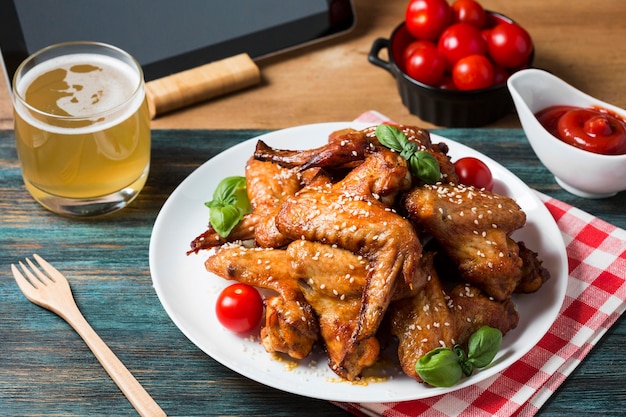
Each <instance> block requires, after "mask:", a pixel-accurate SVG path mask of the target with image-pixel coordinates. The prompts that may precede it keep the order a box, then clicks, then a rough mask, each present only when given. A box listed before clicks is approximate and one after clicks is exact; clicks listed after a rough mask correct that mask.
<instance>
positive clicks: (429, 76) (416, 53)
mask: <svg viewBox="0 0 626 417" xmlns="http://www.w3.org/2000/svg"><path fill="white" fill-rule="evenodd" d="M408 48H411V54H410V55H409V57H408V59H407V61H406V62H405V63H404V66H405V69H406V73H407V74H408V75H409V76H410V77H411V78H413V79H414V80H417V81H419V82H422V83H424V84H428V85H433V86H434V85H437V84H438V83H439V81H441V79H442V77H443V73H444V71H445V69H446V62H445V60H444V59H443V57H442V56H441V55H440V54H439V50H438V49H437V47H436V46H435V44H434V43H432V42H429V41H416V42H413V43H412V44H411V45H409V47H408Z"/></svg>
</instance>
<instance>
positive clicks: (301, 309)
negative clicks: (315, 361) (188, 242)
mask: <svg viewBox="0 0 626 417" xmlns="http://www.w3.org/2000/svg"><path fill="white" fill-rule="evenodd" d="M205 267H206V269H207V271H209V272H213V273H214V274H216V275H218V276H220V277H222V278H224V279H228V280H235V281H238V282H242V283H245V284H249V285H253V286H255V287H259V288H266V289H270V290H274V291H276V292H277V293H278V294H279V295H277V296H271V297H268V299H267V300H266V303H265V304H266V305H265V307H266V308H265V325H264V326H263V327H262V328H261V343H262V344H263V347H264V348H265V350H266V351H268V352H283V353H286V354H288V355H289V356H291V357H292V358H295V359H302V358H304V357H306V356H308V355H309V353H310V352H311V350H312V349H313V345H314V344H315V342H316V341H317V339H318V336H319V326H318V322H317V318H316V317H315V313H314V311H313V308H312V307H311V306H310V305H309V304H308V303H307V302H306V300H305V298H304V296H303V295H302V292H301V291H300V288H299V287H298V280H297V279H296V278H294V276H293V274H292V268H291V263H290V261H289V259H288V257H287V255H286V252H285V250H280V249H263V248H246V247H243V246H240V245H234V244H233V245H227V246H223V247H221V248H220V249H219V250H217V251H216V252H215V253H214V254H212V255H211V256H209V257H208V258H207V260H206V261H205Z"/></svg>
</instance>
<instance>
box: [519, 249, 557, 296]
mask: <svg viewBox="0 0 626 417" xmlns="http://www.w3.org/2000/svg"><path fill="white" fill-rule="evenodd" d="M517 245H518V246H519V256H520V258H522V278H521V279H520V282H519V283H518V284H517V287H516V288H515V292H516V293H522V294H528V293H532V292H535V291H537V290H539V288H541V286H542V285H543V284H544V283H545V282H546V281H547V280H549V279H550V271H548V270H547V269H546V268H545V267H544V266H543V262H542V261H541V259H539V256H538V254H537V252H535V251H533V250H531V249H529V248H528V247H526V244H525V243H524V242H518V243H517Z"/></svg>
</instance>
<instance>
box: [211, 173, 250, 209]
mask: <svg viewBox="0 0 626 417" xmlns="http://www.w3.org/2000/svg"><path fill="white" fill-rule="evenodd" d="M228 204H233V205H236V206H237V207H240V208H241V209H242V210H244V211H250V201H249V200H248V192H247V190H246V178H245V177H240V176H234V177H226V178H224V179H223V180H222V181H220V183H219V184H218V185H217V188H216V189H215V191H214V192H213V200H211V201H209V202H208V203H206V205H207V206H208V207H211V205H228Z"/></svg>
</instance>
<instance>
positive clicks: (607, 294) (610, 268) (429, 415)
mask: <svg viewBox="0 0 626 417" xmlns="http://www.w3.org/2000/svg"><path fill="white" fill-rule="evenodd" d="M375 116H378V119H375ZM357 120H359V121H366V122H373V123H376V122H378V123H380V122H381V121H386V120H387V119H386V118H385V117H384V116H382V115H378V114H376V113H372V112H368V113H366V114H365V115H363V116H362V117H359V119H357ZM376 120H377V121H376ZM538 194H539V197H540V198H541V199H542V201H543V202H544V203H545V205H546V207H547V208H548V210H549V211H550V213H551V214H552V216H553V217H554V219H555V221H556V223H557V225H558V227H559V229H560V230H561V235H562V236H563V240H564V242H565V245H566V250H567V258H568V262H569V280H568V284H567V292H566V295H565V301H564V302H563V306H562V308H561V312H560V314H559V316H558V318H557V319H556V321H555V323H554V324H553V325H552V327H551V328H550V330H549V331H548V333H547V334H546V335H545V336H544V337H543V338H542V339H541V340H540V341H539V343H538V344H537V346H535V347H534V348H533V349H531V350H530V352H528V353H527V354H526V355H525V356H523V357H522V358H521V359H520V360H518V361H517V362H515V363H514V364H513V365H511V366H510V367H509V368H508V369H506V370H504V371H502V372H501V373H499V374H497V375H494V376H493V377H491V378H489V379H487V380H485V381H482V382H480V383H477V384H475V385H472V386H469V387H466V388H463V389H460V390H458V391H454V392H451V393H449V394H445V395H440V396H436V397H432V398H427V399H422V400H414V401H405V402H395V403H376V404H373V403H367V404H356V403H336V404H337V405H338V406H340V407H343V408H345V409H346V410H348V411H350V412H352V413H353V414H356V415H360V416H385V417H413V416H421V417H446V416H468V417H469V416H471V417H480V416H493V415H497V416H532V415H534V414H535V413H536V412H537V411H538V410H539V408H540V407H541V406H542V405H543V404H544V403H545V402H546V401H547V400H548V398H549V397H550V395H552V393H554V392H555V390H556V389H557V388H558V387H559V385H561V383H563V381H564V380H565V378H567V376H568V375H569V374H570V373H571V372H572V371H573V370H574V369H575V368H576V366H578V364H579V363H580V362H581V361H582V360H583V358H584V357H585V356H586V355H587V353H589V351H590V350H591V349H592V348H593V346H594V345H595V344H596V343H597V342H598V340H599V339H600V338H601V337H602V336H603V335H604V333H606V331H607V330H608V329H609V328H610V327H611V326H612V325H613V323H615V321H616V320H617V318H618V317H619V316H620V315H621V314H622V313H623V312H624V311H625V310H626V231H625V230H623V229H620V228H618V227H616V226H613V225H611V224H609V223H607V222H605V221H603V220H600V219H598V218H596V217H594V216H592V215H590V214H588V213H586V212H584V211H582V210H579V209H577V208H574V207H572V206H570V205H568V204H566V203H563V202H562V201H559V200H556V199H553V198H551V197H549V196H546V195H544V194H541V193H538Z"/></svg>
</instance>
